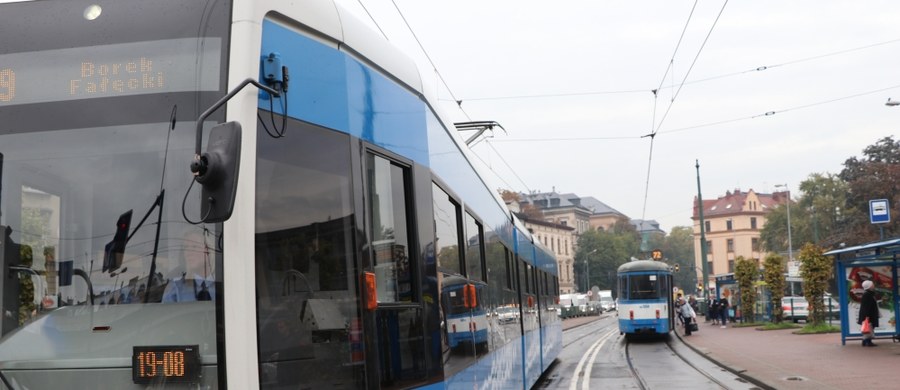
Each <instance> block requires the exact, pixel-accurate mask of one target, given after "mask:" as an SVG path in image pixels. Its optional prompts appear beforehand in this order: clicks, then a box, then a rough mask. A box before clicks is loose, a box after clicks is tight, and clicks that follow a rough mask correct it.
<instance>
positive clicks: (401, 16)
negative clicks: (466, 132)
mask: <svg viewBox="0 0 900 390" xmlns="http://www.w3.org/2000/svg"><path fill="white" fill-rule="evenodd" d="M391 3H392V4H393V5H394V9H396V10H397V14H399V15H400V18H401V19H402V20H403V23H404V24H405V25H406V28H407V29H408V30H409V32H410V34H412V36H413V39H415V41H416V44H418V45H419V49H421V50H422V53H423V54H424V55H425V58H427V59H428V62H429V63H430V64H431V67H432V68H433V70H434V72H435V74H437V76H438V78H439V79H440V80H441V83H443V84H444V87H445V88H447V92H448V93H449V94H450V97H451V98H453V101H454V102H456V105H457V106H458V107H459V110H460V111H461V112H462V113H463V115H465V116H466V118H467V119H469V120H470V121H471V120H472V119H471V117H469V114H468V113H467V112H466V110H465V109H463V107H462V100H459V99H457V98H456V95H455V94H454V93H453V90H451V89H450V85H449V84H448V83H447V80H445V79H444V76H443V75H442V74H441V72H440V71H439V70H438V68H437V65H436V64H435V63H434V60H432V59H431V56H430V55H429V54H428V51H427V50H425V46H424V45H423V44H422V41H421V40H419V37H418V36H417V35H416V32H415V31H414V30H413V28H412V26H411V25H410V24H409V21H407V20H406V16H404V15H403V11H401V10H400V7H399V6H397V2H396V1H395V0H391ZM485 144H486V145H488V147H490V148H491V150H493V151H494V153H496V154H497V157H498V158H500V161H502V162H503V164H504V165H506V167H507V168H509V170H510V172H512V174H513V176H515V177H516V179H517V180H519V182H520V183H522V185H523V186H524V187H525V189H526V190H528V192H531V188H530V187H529V186H528V184H526V183H525V181H524V180H522V178H521V177H520V176H519V174H518V173H516V171H515V169H513V167H512V166H510V165H509V163H508V162H507V161H506V159H505V158H503V155H501V154H500V152H499V151H498V150H497V149H496V148H494V146H493V145H491V143H490V142H489V141H485ZM472 154H473V155H475V156H476V157H477V158H478V159H479V160H481V162H482V163H484V165H485V166H486V167H488V169H490V170H491V171H492V172H494V173H495V175H496V176H497V177H498V178H499V179H500V181H502V182H504V183H505V184H506V185H507V186H509V187H510V188H509V189H510V190H512V189H513V187H512V186H511V185H510V184H509V183H508V182H507V181H506V180H504V179H503V177H502V176H500V174H499V173H497V172H496V171H494V170H493V168H490V166H489V165H488V164H487V163H486V162H485V161H484V160H483V159H482V158H481V157H480V156H478V155H477V153H474V152H473V153H472Z"/></svg>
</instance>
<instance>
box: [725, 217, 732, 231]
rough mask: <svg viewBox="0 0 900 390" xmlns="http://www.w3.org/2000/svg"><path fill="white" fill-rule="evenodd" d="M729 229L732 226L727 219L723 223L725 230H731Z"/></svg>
mask: <svg viewBox="0 0 900 390" xmlns="http://www.w3.org/2000/svg"><path fill="white" fill-rule="evenodd" d="M731 229H732V225H731V220H730V219H729V220H727V221H725V230H731Z"/></svg>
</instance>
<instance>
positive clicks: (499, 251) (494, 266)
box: [484, 241, 508, 289]
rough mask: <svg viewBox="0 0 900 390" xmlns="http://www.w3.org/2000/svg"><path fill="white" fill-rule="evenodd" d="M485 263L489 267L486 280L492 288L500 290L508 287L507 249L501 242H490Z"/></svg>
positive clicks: (485, 253)
mask: <svg viewBox="0 0 900 390" xmlns="http://www.w3.org/2000/svg"><path fill="white" fill-rule="evenodd" d="M484 255H485V256H484V257H485V258H484V261H485V265H486V266H487V268H486V270H487V275H486V276H485V278H486V279H487V280H488V284H490V285H491V287H492V288H495V289H500V288H503V287H506V285H507V278H508V276H507V275H506V247H504V246H503V244H501V243H500V242H496V241H495V242H488V243H486V245H485V250H484Z"/></svg>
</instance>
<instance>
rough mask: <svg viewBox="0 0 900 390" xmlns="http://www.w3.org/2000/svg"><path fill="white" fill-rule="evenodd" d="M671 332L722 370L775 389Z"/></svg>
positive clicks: (762, 386) (762, 387) (763, 387)
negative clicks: (723, 362) (714, 357)
mask: <svg viewBox="0 0 900 390" xmlns="http://www.w3.org/2000/svg"><path fill="white" fill-rule="evenodd" d="M672 332H673V333H675V337H677V338H678V341H680V342H681V343H682V344H684V345H685V346H687V347H688V348H690V349H691V350H692V351H694V352H696V353H697V354H698V355H700V356H703V357H704V358H706V360H709V361H711V362H713V363H715V364H716V365H717V366H719V367H722V368H723V369H724V370H726V371H728V372H730V373H732V374H734V375H737V376H739V377H741V378H743V379H744V380H747V381H748V382H750V383H753V384H754V385H756V386H758V387H759V388H761V389H765V390H777V388H776V387H772V386H770V385H769V384H767V383H765V382H763V381H761V380H759V379H756V378H754V377H752V376H750V375H748V374H745V372H746V370H742V369H737V368H733V367H730V366H727V365H725V364H722V363H721V362H719V361H718V360H716V359H713V358H712V356H709V352H708V351H707V352H704V351H701V350H699V349H697V348H696V347H694V346H693V345H691V343H688V342H686V341H684V339H683V338H682V337H681V334H679V333H678V330H676V329H673V330H672Z"/></svg>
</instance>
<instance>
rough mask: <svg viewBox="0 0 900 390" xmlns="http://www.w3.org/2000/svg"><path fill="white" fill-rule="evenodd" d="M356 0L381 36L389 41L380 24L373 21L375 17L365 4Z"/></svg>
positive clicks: (360, 0)
mask: <svg viewBox="0 0 900 390" xmlns="http://www.w3.org/2000/svg"><path fill="white" fill-rule="evenodd" d="M356 2H357V3H359V6H360V7H362V9H363V11H366V15H369V19H370V20H372V23H375V27H376V28H378V31H379V32H381V36H383V37H384V39H385V40H386V41H390V38H388V36H387V34H385V33H384V30H382V29H381V26H379V25H378V22H377V21H375V17H373V16H372V13H371V12H369V9H368V8H366V5H365V4H363V2H362V0H356Z"/></svg>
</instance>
